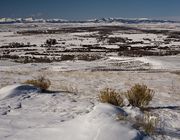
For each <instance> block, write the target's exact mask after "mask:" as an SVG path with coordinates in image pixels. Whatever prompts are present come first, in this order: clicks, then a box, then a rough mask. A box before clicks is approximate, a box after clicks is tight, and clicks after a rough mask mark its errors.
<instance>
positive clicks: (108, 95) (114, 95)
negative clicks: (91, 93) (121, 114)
mask: <svg viewBox="0 0 180 140" xmlns="http://www.w3.org/2000/svg"><path fill="white" fill-rule="evenodd" d="M98 97H99V100H100V102H102V103H109V104H112V105H115V106H124V100H123V98H122V96H121V94H120V93H118V92H116V91H115V90H113V89H110V88H105V89H103V90H101V91H100V94H99V96H98Z"/></svg>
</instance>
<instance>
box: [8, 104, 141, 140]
mask: <svg viewBox="0 0 180 140" xmlns="http://www.w3.org/2000/svg"><path fill="white" fill-rule="evenodd" d="M119 113H120V114H123V115H125V112H124V111H123V110H121V109H119V108H115V107H114V106H111V105H108V104H99V105H97V106H95V107H94V110H93V111H92V112H90V113H89V114H87V115H84V116H81V117H79V118H76V119H74V120H71V121H68V122H65V123H63V124H61V125H60V124H59V125H58V124H57V126H54V127H53V128H38V129H37V128H36V129H33V128H30V129H28V130H22V131H20V132H19V133H17V134H15V135H14V136H13V137H12V138H13V139H18V140H24V139H26V140H39V139H43V140H57V139H60V140H139V139H142V137H141V135H140V133H139V132H138V131H137V130H135V129H132V128H131V127H130V126H128V125H126V124H121V123H120V122H118V121H116V120H115V118H116V115H117V114H119ZM9 138H10V139H11V137H9Z"/></svg>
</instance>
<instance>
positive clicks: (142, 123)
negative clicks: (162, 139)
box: [134, 112, 158, 136]
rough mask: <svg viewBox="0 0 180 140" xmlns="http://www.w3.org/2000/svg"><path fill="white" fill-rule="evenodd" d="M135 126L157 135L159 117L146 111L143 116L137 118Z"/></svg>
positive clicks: (149, 133)
mask: <svg viewBox="0 0 180 140" xmlns="http://www.w3.org/2000/svg"><path fill="white" fill-rule="evenodd" d="M134 126H135V127H136V128H138V129H139V130H142V131H144V132H145V133H146V134H147V135H151V136H152V135H155V133H156V129H157V126H158V117H157V116H154V115H153V114H151V113H149V112H146V113H145V114H144V115H143V117H138V118H136V119H135V124H134Z"/></svg>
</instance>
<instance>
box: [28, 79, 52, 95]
mask: <svg viewBox="0 0 180 140" xmlns="http://www.w3.org/2000/svg"><path fill="white" fill-rule="evenodd" d="M25 84H31V85H34V86H36V87H39V88H40V89H42V91H46V90H47V89H48V88H49V87H50V85H51V81H50V80H49V79H47V78H45V77H44V76H38V77H37V79H32V80H27V81H26V82H25Z"/></svg>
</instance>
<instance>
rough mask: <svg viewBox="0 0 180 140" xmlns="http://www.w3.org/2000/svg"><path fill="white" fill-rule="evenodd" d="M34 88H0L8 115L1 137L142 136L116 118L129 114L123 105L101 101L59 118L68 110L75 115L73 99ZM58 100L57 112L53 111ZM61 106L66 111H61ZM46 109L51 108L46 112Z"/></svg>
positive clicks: (77, 139)
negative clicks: (88, 108) (72, 107)
mask: <svg viewBox="0 0 180 140" xmlns="http://www.w3.org/2000/svg"><path fill="white" fill-rule="evenodd" d="M32 89H33V90H32ZM27 91H29V92H27ZM30 91H31V92H30ZM35 91H37V89H36V88H35V87H33V86H27V85H12V86H8V87H5V88H2V89H1V90H0V94H1V101H0V104H1V108H0V111H2V110H6V111H7V112H6V114H5V113H4V114H1V115H0V121H1V126H0V130H1V131H0V139H1V140H16V139H17V140H24V139H26V140H39V139H43V140H57V139H62V140H72V139H73V140H109V139H111V140H139V139H141V138H143V137H142V136H141V134H140V133H139V132H138V131H137V130H135V129H133V128H132V127H131V126H130V125H128V124H122V123H120V122H118V121H117V120H116V117H117V115H118V114H122V115H126V114H127V113H126V112H125V111H123V110H122V109H120V108H116V107H114V106H111V105H108V104H99V105H96V106H95V107H94V108H93V110H92V111H91V112H90V113H88V114H87V113H86V114H85V115H81V116H78V117H76V118H75V119H72V118H71V119H69V120H68V121H66V120H64V121H60V120H61V119H62V118H63V117H64V116H65V117H66V118H68V115H66V111H68V112H70V113H74V114H75V112H71V111H70V110H66V109H68V107H67V106H71V103H68V101H67V100H70V99H68V98H67V99H66V98H63V96H62V95H61V96H58V95H57V96H55V95H53V97H54V96H55V97H56V99H55V98H53V100H52V99H51V98H52V95H51V94H46V93H42V94H41V93H40V92H39V93H38V92H35ZM17 93H18V94H17ZM25 93H26V95H25ZM59 94H62V93H59ZM2 95H4V96H2ZM2 97H3V98H2ZM57 98H58V99H57ZM53 101H54V104H53V103H52V102H53ZM57 101H58V102H59V104H58V103H57ZM49 102H51V103H49ZM55 102H56V103H57V105H56V107H57V108H56V111H55V110H54V112H51V109H52V108H53V107H54V106H55ZM74 102H75V101H74ZM75 103H76V104H74V105H75V106H86V104H87V103H85V102H84V103H82V102H78V101H77V102H75ZM72 104H73V103H72ZM6 105H7V107H5V106H6ZM60 106H62V107H63V109H64V111H62V112H61V111H60V109H59V110H58V107H60ZM45 108H46V109H48V110H46V111H45V110H44V109H45ZM65 110H66V111H65ZM78 110H79V109H78Z"/></svg>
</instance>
